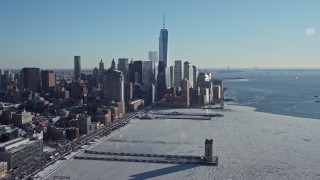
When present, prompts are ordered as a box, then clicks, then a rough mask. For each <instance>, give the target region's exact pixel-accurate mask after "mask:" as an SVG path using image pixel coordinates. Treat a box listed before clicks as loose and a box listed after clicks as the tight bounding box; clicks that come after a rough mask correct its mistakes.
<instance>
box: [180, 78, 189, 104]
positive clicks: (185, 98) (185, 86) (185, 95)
mask: <svg viewBox="0 0 320 180" xmlns="http://www.w3.org/2000/svg"><path fill="white" fill-rule="evenodd" d="M181 88H182V103H181V105H182V106H183V107H186V108H188V107H189V106H190V83H189V80H188V79H186V78H184V79H182V80H181Z"/></svg>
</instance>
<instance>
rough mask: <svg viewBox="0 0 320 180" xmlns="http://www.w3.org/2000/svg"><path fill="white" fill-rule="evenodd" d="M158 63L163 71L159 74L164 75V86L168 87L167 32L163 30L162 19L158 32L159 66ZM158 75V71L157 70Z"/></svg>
mask: <svg viewBox="0 0 320 180" xmlns="http://www.w3.org/2000/svg"><path fill="white" fill-rule="evenodd" d="M160 62H162V63H163V66H164V71H163V72H161V73H164V75H165V83H166V86H167V87H168V86H170V82H169V81H170V75H169V69H168V65H169V62H168V30H167V29H166V28H165V19H164V18H163V28H162V29H161V31H160V37H159V64H160ZM158 73H160V71H159V70H158Z"/></svg>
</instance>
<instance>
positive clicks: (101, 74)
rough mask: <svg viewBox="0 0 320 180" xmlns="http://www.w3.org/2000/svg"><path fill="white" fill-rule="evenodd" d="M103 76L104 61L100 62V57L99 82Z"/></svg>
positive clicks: (101, 81)
mask: <svg viewBox="0 0 320 180" xmlns="http://www.w3.org/2000/svg"><path fill="white" fill-rule="evenodd" d="M103 76H104V63H103V62H102V59H101V61H100V63H99V83H101V84H102V83H103Z"/></svg>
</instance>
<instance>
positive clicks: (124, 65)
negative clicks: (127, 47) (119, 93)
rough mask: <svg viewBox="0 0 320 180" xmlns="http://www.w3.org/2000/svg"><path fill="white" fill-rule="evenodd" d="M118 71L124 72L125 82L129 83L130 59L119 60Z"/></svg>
mask: <svg viewBox="0 0 320 180" xmlns="http://www.w3.org/2000/svg"><path fill="white" fill-rule="evenodd" d="M118 70H119V71H122V73H123V76H124V79H125V81H126V82H127V81H128V73H129V59H128V58H119V59H118Z"/></svg>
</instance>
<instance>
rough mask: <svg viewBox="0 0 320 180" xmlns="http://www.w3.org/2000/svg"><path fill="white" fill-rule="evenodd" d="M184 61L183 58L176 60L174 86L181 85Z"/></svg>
mask: <svg viewBox="0 0 320 180" xmlns="http://www.w3.org/2000/svg"><path fill="white" fill-rule="evenodd" d="M182 72H183V71H182V61H181V60H176V61H174V73H173V74H174V75H173V78H174V83H173V86H174V87H180V83H181V80H182Z"/></svg>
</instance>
